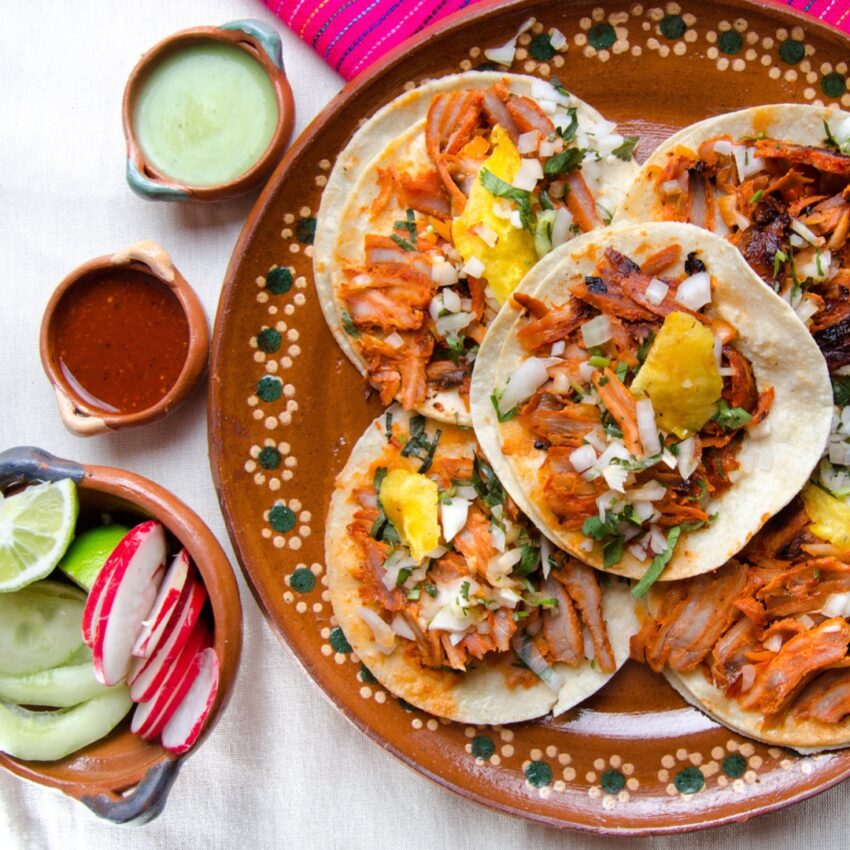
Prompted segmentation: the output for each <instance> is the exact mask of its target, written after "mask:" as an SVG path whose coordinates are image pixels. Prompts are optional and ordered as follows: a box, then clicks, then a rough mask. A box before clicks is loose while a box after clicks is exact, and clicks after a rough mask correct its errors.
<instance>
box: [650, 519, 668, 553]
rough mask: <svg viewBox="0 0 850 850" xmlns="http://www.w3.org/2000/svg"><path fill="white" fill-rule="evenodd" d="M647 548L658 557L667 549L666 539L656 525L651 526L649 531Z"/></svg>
mask: <svg viewBox="0 0 850 850" xmlns="http://www.w3.org/2000/svg"><path fill="white" fill-rule="evenodd" d="M649 548H650V549H652V551H653V552H655V554H656V555H660V554H661V553H662V552H664V551H665V550H666V549H667V538H666V536H665V535H664V532H662V531H661V529H660V528H659V527H658V526H657V525H653V526H652V528H651V529H650V530H649Z"/></svg>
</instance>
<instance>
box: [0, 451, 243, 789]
mask: <svg viewBox="0 0 850 850" xmlns="http://www.w3.org/2000/svg"><path fill="white" fill-rule="evenodd" d="M53 460H56V459H53ZM62 463H65V464H68V466H67V467H66V469H68V470H69V474H65V475H61V474H60V475H53V476H51V477H52V478H54V479H55V478H60V477H75V478H76V479H77V480H76V485H77V487H78V488H79V489H80V490H81V491H83V492H85V493H86V494H98V495H97V497H96V498H98V497H99V498H105V499H106V500H107V502H109V500H111V499H117V500H120V501H121V502H123V503H126V504H127V505H128V506H130V509H131V511H132V512H135V513H136V514H137V515H138V516H139V517H140V519H141V517H151V518H153V519H156V520H158V521H159V522H161V523H162V524H163V526H165V528H166V530H167V531H168V532H169V533H170V534H171V535H172V536H173V537H174V538H175V540H177V541H178V542H179V544H180V545H181V546H184V547H185V548H186V550H187V551H188V552H189V555H190V557H191V559H192V562H193V563H194V564H195V566H196V568H197V569H198V572H199V573H200V574H201V577H202V578H203V581H204V585H205V587H206V589H207V596H208V599H209V605H210V609H211V612H212V621H213V648H214V649H215V652H216V655H217V656H218V659H219V662H220V665H221V667H220V674H219V686H218V693H217V694H216V697H215V701H214V703H213V707H212V709H211V711H210V714H209V715H208V717H207V720H206V722H205V724H204V727H203V729H202V731H201V734H200V736H199V738H198V740H197V741H196V742H195V743H194V745H193V746H192V747H191V749H190V750H188V751H187V752H186V753H184V754H182V755H179V756H178V755H175V754H174V753H171V752H169V751H168V750H165V749H164V748H163V747H162V746H160V745H159V744H156V745H152V746H151V748H150V751H149V754H147V753H146V754H145V755H143V756H142V757H141V758H140V760H139V761H138V762H137V763H135V764H133V766H132V767H129V768H127V769H126V770H124V771H123V772H121V773H118V774H117V775H116V776H115V777H114V778H113V779H112V780H110V785H111V787H104V786H103V785H100V784H97V781H96V780H95V781H93V782H92V783H91V784H82V783H81V782H80V781H79V780H71V779H62V778H58V777H53V776H50V775H49V774H48V773H46V772H45V771H44V769H43V768H42V765H57V764H61V762H63V761H65V759H60V760H58V761H53V762H38V761H26V760H22V759H16V758H14V757H12V756H9V755H6V754H5V753H0V767H4V768H6V769H7V770H9V771H10V772H12V773H14V774H16V775H17V776H21V777H23V778H25V779H29V780H31V781H34V782H37V783H38V784H40V785H44V786H46V787H51V788H57V789H59V790H60V791H63V792H64V793H66V794H69V795H70V796H72V797H75V798H77V799H79V798H81V797H83V796H87V795H91V794H93V793H95V794H103V793H105V794H107V796H109V797H111V798H114V799H116V800H120V799H121V796H120V793H117V792H121V791H123V790H125V789H126V788H129V787H132V786H133V785H136V784H138V783H139V782H141V780H142V779H143V778H144V776H145V774H146V773H147V772H148V771H149V770H150V769H151V768H153V767H154V766H156V765H157V764H159V763H162V762H178V761H180V760H181V759H183V758H185V757H187V756H189V755H191V754H192V753H194V752H196V751H197V749H198V747H200V746H201V745H202V743H203V741H204V739H205V738H206V736H207V735H209V733H210V732H211V731H212V729H213V728H214V726H215V725H216V723H217V722H218V720H219V718H220V716H221V714H222V712H223V711H224V709H225V708H226V706H227V703H228V701H229V700H230V696H231V694H232V692H233V687H234V684H235V682H236V676H237V673H238V670H239V661H240V658H241V651H242V603H241V599H240V595H239V588H238V585H237V582H236V576H235V574H234V572H233V567H232V565H231V564H230V561H229V559H228V557H227V555H226V554H225V552H224V550H223V549H222V547H221V544H220V543H219V542H218V540H217V539H216V537H215V535H214V534H213V533H212V531H211V530H210V529H209V527H208V526H207V524H206V523H205V522H204V521H203V520H202V519H201V518H200V517H199V516H198V514H196V513H195V512H194V511H193V510H192V509H191V508H190V507H189V506H188V505H186V504H185V503H184V502H183V501H182V500H180V499H179V498H177V496H175V495H174V494H173V493H171V492H170V491H169V490H167V489H165V488H164V487H163V486H161V485H160V484H157V483H155V482H154V481H151V480H150V479H148V478H144V477H143V476H141V475H137V474H136V473H133V472H129V471H127V470H123V469H119V468H116V467H109V466H95V465H90V464H77V463H74V462H68V461H62ZM70 471H74V472H76V473H77V475H76V476H74V475H71V474H70ZM83 498H85V496H83ZM87 507H88V510H90V511H93V512H96V511H97V504H95V505H89V506H87ZM112 509H113V510H114V507H113V508H112ZM128 716H129V715H128ZM125 722H126V719H125V720H124V721H122V723H125ZM111 734H113V733H111ZM121 734H122V735H132V734H133V733H132V732H130V731H129V730H126V729H125V730H123V731H122V732H121ZM109 737H110V736H107V738H106V739H101V741H103V740H108V738H109ZM100 743H101V742H100V741H96V742H94V743H93V744H91V745H89V746H91V747H97V746H98V745H99V744H100ZM80 752H81V751H77V753H73V754H71V755H70V756H67V757H66V758H67V759H75V758H77V757H78V755H79V753H80ZM167 790H168V789H167V788H166V789H165V792H166V793H167Z"/></svg>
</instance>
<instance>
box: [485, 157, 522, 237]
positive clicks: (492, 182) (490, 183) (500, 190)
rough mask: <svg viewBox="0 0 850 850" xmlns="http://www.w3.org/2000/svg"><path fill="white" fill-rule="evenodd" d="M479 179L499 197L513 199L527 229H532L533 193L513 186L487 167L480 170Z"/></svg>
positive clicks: (491, 192) (492, 193)
mask: <svg viewBox="0 0 850 850" xmlns="http://www.w3.org/2000/svg"><path fill="white" fill-rule="evenodd" d="M478 179H479V180H480V181H481V185H482V186H483V187H484V188H485V189H486V190H487V191H488V192H489V193H490V194H491V195H495V196H496V197H497V198H507V199H508V200H509V201H513V202H514V203H515V204H516V205H517V206H518V207H519V218H520V221H521V222H522V226H523V227H524V228H525V229H526V230H531V229H532V219H533V215H532V212H531V193H530V192H527V191H526V190H525V189H517V187H516V186H511V184H510V183H506V182H505V181H504V180H502V178H501V177H497V176H496V175H495V174H493V172H492V171H490V170H489V169H487V168H482V169H481V171H480V172H479V177H478Z"/></svg>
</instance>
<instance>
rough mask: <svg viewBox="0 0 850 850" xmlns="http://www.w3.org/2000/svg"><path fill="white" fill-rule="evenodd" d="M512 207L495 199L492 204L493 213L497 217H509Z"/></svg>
mask: <svg viewBox="0 0 850 850" xmlns="http://www.w3.org/2000/svg"><path fill="white" fill-rule="evenodd" d="M513 211H514V208H513V207H512V206H511V205H510V204H503V203H502V202H501V201H496V202H495V203H494V204H493V213H494V214H495V215H497V216H498V217H499V218H510V217H511V213H512V212H513Z"/></svg>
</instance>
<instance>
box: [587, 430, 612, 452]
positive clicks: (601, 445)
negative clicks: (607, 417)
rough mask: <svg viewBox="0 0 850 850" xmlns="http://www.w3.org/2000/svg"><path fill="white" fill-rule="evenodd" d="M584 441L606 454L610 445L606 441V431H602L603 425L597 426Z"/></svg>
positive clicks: (588, 433)
mask: <svg viewBox="0 0 850 850" xmlns="http://www.w3.org/2000/svg"><path fill="white" fill-rule="evenodd" d="M584 441H585V443H588V444H589V445H591V446H593V448H594V449H596V451H598V452H604V451H605V449H606V447H607V445H608V441H607V440H606V439H605V431H603V430H602V426H601V425H597V426H596V427H595V428H594V430H592V431H588V432H587V433H586V434H585V435H584Z"/></svg>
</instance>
